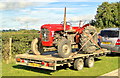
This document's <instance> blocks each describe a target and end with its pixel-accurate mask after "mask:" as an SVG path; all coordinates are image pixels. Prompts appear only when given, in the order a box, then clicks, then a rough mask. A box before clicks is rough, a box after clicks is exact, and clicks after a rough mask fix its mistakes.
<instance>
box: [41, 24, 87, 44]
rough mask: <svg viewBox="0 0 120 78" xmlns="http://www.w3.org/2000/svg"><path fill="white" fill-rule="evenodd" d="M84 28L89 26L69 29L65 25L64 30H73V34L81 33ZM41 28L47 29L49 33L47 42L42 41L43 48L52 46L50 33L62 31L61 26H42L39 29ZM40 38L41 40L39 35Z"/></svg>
mask: <svg viewBox="0 0 120 78" xmlns="http://www.w3.org/2000/svg"><path fill="white" fill-rule="evenodd" d="M86 26H89V24H86V25H84V26H83V27H81V28H79V27H71V26H70V25H66V30H69V29H75V30H76V31H75V32H79V33H82V30H84V28H85V27H86ZM42 28H46V29H48V30H49V31H50V33H49V41H42V45H43V46H53V39H54V37H53V35H54V34H53V33H52V32H55V31H62V30H64V27H63V24H44V25H42V26H41V29H42ZM40 38H42V35H41V34H40Z"/></svg>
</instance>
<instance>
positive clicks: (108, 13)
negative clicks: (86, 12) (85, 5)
mask: <svg viewBox="0 0 120 78" xmlns="http://www.w3.org/2000/svg"><path fill="white" fill-rule="evenodd" d="M119 6H120V3H111V4H110V3H108V2H103V3H102V4H101V5H100V6H99V7H98V8H97V14H96V16H95V19H96V23H95V24H96V26H97V27H101V28H107V27H120V21H119V17H118V16H119V15H118V14H119V12H120V10H119Z"/></svg>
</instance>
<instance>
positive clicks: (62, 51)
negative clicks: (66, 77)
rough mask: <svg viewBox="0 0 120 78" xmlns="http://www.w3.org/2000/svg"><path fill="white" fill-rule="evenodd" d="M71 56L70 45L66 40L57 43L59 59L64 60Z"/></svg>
mask: <svg viewBox="0 0 120 78" xmlns="http://www.w3.org/2000/svg"><path fill="white" fill-rule="evenodd" d="M70 54H71V43H70V41H69V40H67V39H62V40H61V41H60V42H59V43H58V55H59V56H60V57H63V58H66V57H69V56H70Z"/></svg>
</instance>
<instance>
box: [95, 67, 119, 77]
mask: <svg viewBox="0 0 120 78" xmlns="http://www.w3.org/2000/svg"><path fill="white" fill-rule="evenodd" d="M97 78H120V68H119V69H116V70H114V71H112V72H109V73H106V74H104V75H101V76H99V77H97Z"/></svg>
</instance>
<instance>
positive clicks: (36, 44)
mask: <svg viewBox="0 0 120 78" xmlns="http://www.w3.org/2000/svg"><path fill="white" fill-rule="evenodd" d="M31 49H32V52H33V53H34V54H36V55H40V54H42V53H43V52H44V50H43V46H42V43H41V40H40V38H35V39H34V40H33V41H32V43H31Z"/></svg>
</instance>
